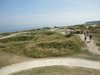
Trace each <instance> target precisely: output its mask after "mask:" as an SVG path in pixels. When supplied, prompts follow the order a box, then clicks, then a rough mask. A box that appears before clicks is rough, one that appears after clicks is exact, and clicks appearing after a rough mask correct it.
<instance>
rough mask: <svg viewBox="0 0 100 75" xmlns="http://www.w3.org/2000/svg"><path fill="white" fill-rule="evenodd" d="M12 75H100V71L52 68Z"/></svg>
mask: <svg viewBox="0 0 100 75" xmlns="http://www.w3.org/2000/svg"><path fill="white" fill-rule="evenodd" d="M11 75H100V70H95V69H90V68H78V67H76V68H75V67H66V66H50V67H40V68H34V69H30V70H26V71H21V72H19V73H15V74H11Z"/></svg>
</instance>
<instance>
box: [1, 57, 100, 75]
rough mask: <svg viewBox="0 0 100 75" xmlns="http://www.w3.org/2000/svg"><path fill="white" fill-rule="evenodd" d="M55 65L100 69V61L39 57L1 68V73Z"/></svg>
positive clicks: (2, 74)
mask: <svg viewBox="0 0 100 75" xmlns="http://www.w3.org/2000/svg"><path fill="white" fill-rule="evenodd" d="M54 65H64V66H69V67H70V66H71V67H84V68H93V69H99V70H100V62H97V61H90V60H85V59H79V58H52V59H39V60H33V61H28V62H23V63H18V64H12V65H9V66H6V67H4V68H1V69H0V75H10V74H12V73H16V72H19V71H22V70H27V69H31V68H37V67H44V66H54Z"/></svg>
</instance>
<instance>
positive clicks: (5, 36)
mask: <svg viewBox="0 0 100 75" xmlns="http://www.w3.org/2000/svg"><path fill="white" fill-rule="evenodd" d="M23 33H30V32H19V33H15V34H11V35H8V36H4V37H1V38H0V39H6V38H10V37H13V36H16V35H20V34H23Z"/></svg>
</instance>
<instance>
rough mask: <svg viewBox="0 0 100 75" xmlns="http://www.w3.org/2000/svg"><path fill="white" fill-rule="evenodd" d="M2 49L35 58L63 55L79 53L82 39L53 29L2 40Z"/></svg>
mask: <svg viewBox="0 0 100 75" xmlns="http://www.w3.org/2000/svg"><path fill="white" fill-rule="evenodd" d="M0 42H1V43H0V50H1V51H3V52H7V53H13V54H17V55H22V56H28V57H33V58H41V57H61V56H68V55H72V54H76V53H79V52H80V51H81V48H82V47H84V44H83V43H82V41H81V40H80V39H79V38H78V37H77V36H76V35H72V36H70V37H66V36H64V35H63V34H61V33H56V32H52V31H45V30H41V31H37V32H35V33H27V34H23V35H22V34H21V35H17V36H14V37H11V38H6V39H1V40H0Z"/></svg>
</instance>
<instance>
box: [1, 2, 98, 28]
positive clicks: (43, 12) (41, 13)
mask: <svg viewBox="0 0 100 75" xmlns="http://www.w3.org/2000/svg"><path fill="white" fill-rule="evenodd" d="M94 20H100V0H0V29H1V28H5V29H7V28H8V27H9V28H12V29H13V28H14V27H18V26H19V27H24V26H26V28H27V27H30V28H31V27H41V26H55V25H56V26H61V25H71V24H80V23H84V22H86V21H94Z"/></svg>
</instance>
